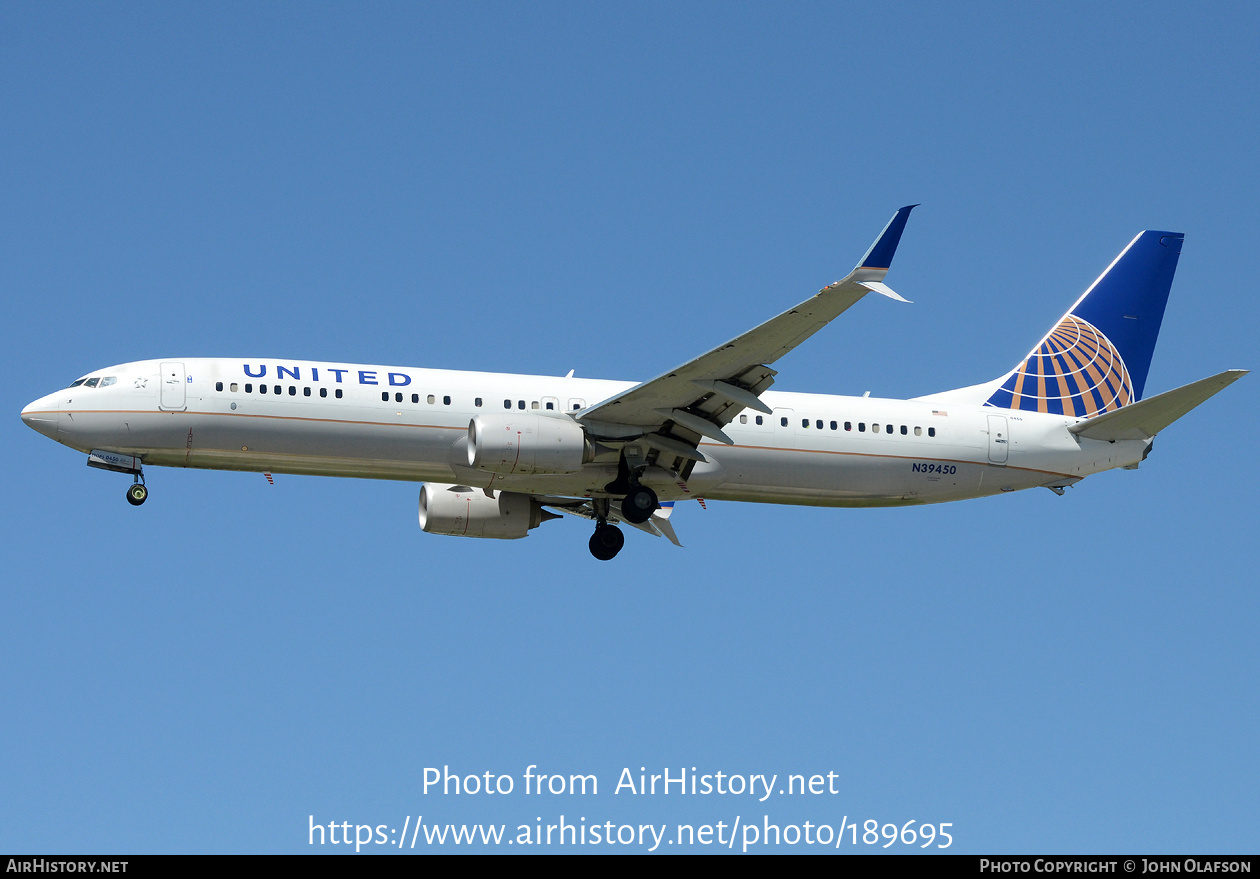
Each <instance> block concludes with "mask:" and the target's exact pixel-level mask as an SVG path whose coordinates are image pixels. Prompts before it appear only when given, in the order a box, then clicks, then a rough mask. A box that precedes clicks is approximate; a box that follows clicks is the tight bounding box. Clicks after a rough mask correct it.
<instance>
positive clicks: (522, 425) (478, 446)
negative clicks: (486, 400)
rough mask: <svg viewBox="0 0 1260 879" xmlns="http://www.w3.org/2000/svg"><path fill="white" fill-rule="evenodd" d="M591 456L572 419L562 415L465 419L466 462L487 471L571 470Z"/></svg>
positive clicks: (523, 415) (522, 472)
mask: <svg viewBox="0 0 1260 879" xmlns="http://www.w3.org/2000/svg"><path fill="white" fill-rule="evenodd" d="M593 457H594V450H593V449H592V447H591V444H590V442H588V441H587V439H586V431H584V430H583V429H582V427H581V425H579V424H578V423H577V422H576V421H573V420H572V419H571V418H568V417H565V416H555V415H531V414H527V413H524V412H521V413H518V414H512V413H506V412H505V413H503V414H502V415H478V416H477V417H476V418H474V419H473V420H472V421H470V422H469V423H468V466H469V467H473V468H475V469H477V470H487V471H489V472H491V473H501V474H503V475H505V476H508V475H512V474H520V475H530V474H534V473H574V472H576V471H578V470H581V469H582V465H583V464H584V463H586V462H587V461H590V460H591V459H592V458H593Z"/></svg>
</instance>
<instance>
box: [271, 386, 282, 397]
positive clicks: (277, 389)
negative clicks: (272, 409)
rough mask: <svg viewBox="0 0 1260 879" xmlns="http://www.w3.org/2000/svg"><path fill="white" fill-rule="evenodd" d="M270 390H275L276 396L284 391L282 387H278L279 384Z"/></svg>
mask: <svg viewBox="0 0 1260 879" xmlns="http://www.w3.org/2000/svg"><path fill="white" fill-rule="evenodd" d="M272 390H273V391H275V392H276V396H277V397H278V396H280V395H281V394H283V393H284V388H282V387H280V386H279V385H276V386H275V387H273V388H272Z"/></svg>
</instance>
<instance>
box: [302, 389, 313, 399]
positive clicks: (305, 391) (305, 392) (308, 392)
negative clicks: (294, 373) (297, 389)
mask: <svg viewBox="0 0 1260 879" xmlns="http://www.w3.org/2000/svg"><path fill="white" fill-rule="evenodd" d="M310 395H311V389H310V388H302V396H303V397H309V396H310Z"/></svg>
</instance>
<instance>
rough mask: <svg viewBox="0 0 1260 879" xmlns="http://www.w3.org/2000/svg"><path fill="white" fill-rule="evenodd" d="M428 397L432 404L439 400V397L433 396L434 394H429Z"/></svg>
mask: <svg viewBox="0 0 1260 879" xmlns="http://www.w3.org/2000/svg"><path fill="white" fill-rule="evenodd" d="M426 399H427V400H428V401H429V404H430V405H432V404H433V403H436V402H437V397H435V396H433V395H432V394H429V396H428V397H427V398H426Z"/></svg>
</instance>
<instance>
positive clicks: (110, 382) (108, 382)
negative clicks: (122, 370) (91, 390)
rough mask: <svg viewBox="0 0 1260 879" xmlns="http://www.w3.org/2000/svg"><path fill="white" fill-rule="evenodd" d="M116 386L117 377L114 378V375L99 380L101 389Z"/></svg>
mask: <svg viewBox="0 0 1260 879" xmlns="http://www.w3.org/2000/svg"><path fill="white" fill-rule="evenodd" d="M116 384H118V376H116V375H107V376H105V378H103V379H101V385H100V386H101V387H102V388H107V387H109V386H110V385H116Z"/></svg>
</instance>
